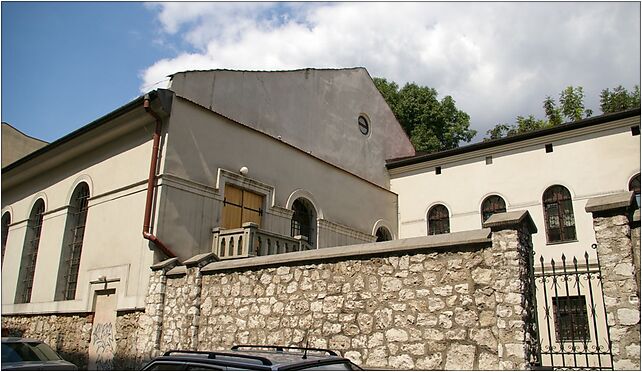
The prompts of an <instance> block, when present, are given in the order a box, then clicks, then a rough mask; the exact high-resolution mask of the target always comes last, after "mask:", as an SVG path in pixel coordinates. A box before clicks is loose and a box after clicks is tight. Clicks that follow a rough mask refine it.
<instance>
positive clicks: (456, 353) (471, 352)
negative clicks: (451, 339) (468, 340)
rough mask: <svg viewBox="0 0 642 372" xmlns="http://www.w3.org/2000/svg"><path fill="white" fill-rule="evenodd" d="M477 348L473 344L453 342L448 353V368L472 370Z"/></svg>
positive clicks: (446, 367) (446, 366)
mask: <svg viewBox="0 0 642 372" xmlns="http://www.w3.org/2000/svg"><path fill="white" fill-rule="evenodd" d="M475 351H476V348H475V346H473V345H463V344H452V345H451V346H450V348H449V349H448V352H447V353H446V365H445V369H446V370H472V369H473V366H474V363H475Z"/></svg>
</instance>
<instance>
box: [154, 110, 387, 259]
mask: <svg viewBox="0 0 642 372" xmlns="http://www.w3.org/2000/svg"><path fill="white" fill-rule="evenodd" d="M170 120H171V122H170V124H169V135H168V144H167V145H168V146H167V152H166V154H165V163H164V169H163V174H164V176H165V175H171V176H172V177H173V178H175V179H177V180H178V181H175V182H174V183H176V182H183V183H184V184H185V185H184V186H180V187H179V186H177V185H174V186H172V185H166V184H163V186H162V188H163V191H162V197H161V210H160V211H159V213H160V218H159V222H160V225H159V233H158V235H159V236H160V237H161V239H163V240H164V241H166V242H167V243H168V244H169V245H170V246H171V247H172V249H175V250H176V251H177V252H179V256H181V257H183V258H187V257H191V255H195V254H197V253H202V252H205V251H208V250H209V249H210V244H211V232H210V231H211V228H212V227H215V226H219V217H220V213H221V212H220V209H221V208H222V200H223V195H224V191H223V190H217V189H216V186H217V175H218V170H219V169H224V170H228V171H231V172H235V173H238V170H239V169H240V168H241V167H243V166H245V167H248V169H249V173H248V174H247V177H248V178H249V179H252V180H255V181H258V182H260V183H263V184H266V185H269V186H271V187H273V188H274V199H273V200H271V199H269V198H266V201H265V203H266V205H265V207H264V208H265V209H266V210H267V213H266V215H265V216H264V223H263V226H265V227H266V228H267V229H270V230H272V231H273V232H276V233H280V234H284V235H289V234H290V225H289V216H286V214H285V213H280V214H279V212H278V210H279V208H288V205H287V201H288V198H289V197H290V195H291V194H292V193H293V192H295V191H297V190H300V189H302V190H305V191H306V192H307V193H309V194H311V195H312V196H313V197H314V200H313V202H314V203H315V204H316V205H317V207H318V209H319V210H317V215H318V217H320V218H321V217H322V218H323V219H326V220H329V221H331V222H333V223H335V224H340V225H345V226H349V227H350V228H352V229H354V230H355V231H356V232H359V233H362V234H372V229H373V226H374V225H375V223H376V222H377V221H378V220H380V219H383V220H385V221H391V226H389V228H390V230H391V232H392V234H394V235H395V236H396V234H397V231H396V223H395V221H396V195H395V194H394V193H391V192H390V191H388V190H386V189H384V188H382V187H379V186H377V185H374V184H372V183H370V182H367V181H365V180H363V179H360V178H358V177H355V176H354V175H352V174H349V173H347V172H345V171H342V170H340V169H338V168H337V167H335V166H332V165H330V164H328V163H325V162H323V161H321V160H319V159H317V158H314V157H312V156H309V155H308V154H305V153H303V152H302V151H300V150H298V149H296V148H294V147H292V146H290V145H288V144H286V143H284V142H282V141H279V140H277V139H275V138H272V137H270V136H266V135H265V134H262V133H260V132H258V131H256V130H253V129H250V128H247V127H245V126H243V125H241V124H238V123H234V122H232V121H230V120H227V119H225V118H222V117H221V116H219V115H217V114H215V113H212V112H210V111H209V110H206V109H204V108H201V107H199V106H197V105H195V104H193V103H191V102H187V101H185V100H183V99H181V98H176V99H175V100H174V103H173V107H172V116H171V119H170ZM381 166H382V167H383V163H382V164H381ZM181 180H182V181H181ZM220 186H221V187H223V186H224V185H220ZM271 207H275V208H276V211H274V213H272V211H270V210H269V208H271ZM286 220H287V221H286ZM284 221H285V222H284ZM279 229H280V230H279ZM331 241H332V240H331V239H323V240H322V239H321V237H319V242H320V243H322V242H328V243H327V244H330V243H331ZM346 242H348V241H347V240H346ZM324 244H325V243H322V244H321V245H320V246H321V247H323V246H325V245H324ZM346 244H347V243H346Z"/></svg>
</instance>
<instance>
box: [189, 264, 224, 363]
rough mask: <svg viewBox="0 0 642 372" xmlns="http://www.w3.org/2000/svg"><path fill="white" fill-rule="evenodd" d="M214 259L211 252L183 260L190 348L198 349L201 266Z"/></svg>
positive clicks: (201, 285)
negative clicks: (187, 289) (185, 270)
mask: <svg viewBox="0 0 642 372" xmlns="http://www.w3.org/2000/svg"><path fill="white" fill-rule="evenodd" d="M214 261H218V258H217V257H216V255H214V254H213V253H211V252H210V253H203V254H199V255H197V256H194V257H192V258H190V259H188V260H186V261H185V266H186V267H187V276H186V281H185V282H186V284H187V286H188V287H189V292H188V295H187V302H188V309H187V314H188V317H189V318H190V325H189V337H190V346H189V348H190V350H198V327H199V321H200V315H201V289H202V287H203V284H202V273H201V268H203V266H205V265H207V264H209V263H211V262H214Z"/></svg>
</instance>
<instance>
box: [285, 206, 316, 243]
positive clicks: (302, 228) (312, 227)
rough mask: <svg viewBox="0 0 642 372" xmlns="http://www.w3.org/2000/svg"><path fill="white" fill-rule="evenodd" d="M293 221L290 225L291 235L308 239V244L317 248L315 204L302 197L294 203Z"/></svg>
mask: <svg viewBox="0 0 642 372" xmlns="http://www.w3.org/2000/svg"><path fill="white" fill-rule="evenodd" d="M291 209H292V210H293V211H294V213H293V214H292V220H291V223H290V235H291V236H297V235H302V236H305V237H306V238H307V239H308V243H309V244H310V245H311V246H313V247H316V246H317V211H316V209H315V208H314V204H312V202H310V200H308V199H307V198H304V197H300V198H297V199H296V200H294V201H293V202H292V208H291Z"/></svg>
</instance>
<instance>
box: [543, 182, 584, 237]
mask: <svg viewBox="0 0 642 372" xmlns="http://www.w3.org/2000/svg"><path fill="white" fill-rule="evenodd" d="M542 204H543V205H544V224H545V226H546V238H547V239H548V242H549V243H559V242H566V241H573V240H575V239H576V235H575V216H574V215H573V201H572V200H571V193H570V192H569V191H568V190H567V189H566V187H564V186H560V185H555V186H551V187H549V188H548V189H546V191H544V196H543V200H542Z"/></svg>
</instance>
